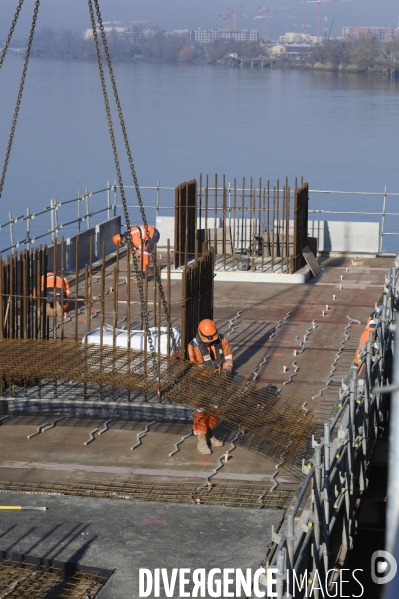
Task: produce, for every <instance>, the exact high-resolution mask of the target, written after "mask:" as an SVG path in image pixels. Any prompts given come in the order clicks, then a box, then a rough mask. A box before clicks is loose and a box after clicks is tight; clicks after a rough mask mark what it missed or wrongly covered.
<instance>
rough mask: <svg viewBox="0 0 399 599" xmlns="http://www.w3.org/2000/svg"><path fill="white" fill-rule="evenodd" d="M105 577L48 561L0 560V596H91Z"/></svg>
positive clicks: (17, 598) (27, 598) (74, 598)
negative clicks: (73, 569) (69, 568)
mask: <svg viewBox="0 0 399 599" xmlns="http://www.w3.org/2000/svg"><path fill="white" fill-rule="evenodd" d="M35 561H36V560H35ZM107 579H108V577H107V576H102V575H100V574H91V573H88V572H85V571H68V570H66V569H64V568H62V567H57V566H54V565H53V564H51V562H50V563H33V561H29V560H28V559H24V560H21V561H18V560H16V559H14V558H3V559H1V560H0V597H7V599H66V598H67V597H68V599H86V598H87V597H95V596H96V595H97V593H98V592H99V590H100V589H101V587H102V586H103V585H104V584H105V582H106V581H107Z"/></svg>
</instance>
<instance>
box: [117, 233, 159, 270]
mask: <svg viewBox="0 0 399 599" xmlns="http://www.w3.org/2000/svg"><path fill="white" fill-rule="evenodd" d="M147 229H148V233H147V231H146V227H145V226H144V225H136V226H134V227H131V229H130V238H131V240H132V245H133V247H134V249H135V250H136V256H137V258H139V260H140V270H142V271H143V272H145V271H146V270H148V267H149V265H150V260H151V251H152V249H153V247H154V245H155V244H156V243H158V241H159V237H160V235H159V231H158V229H156V228H155V227H153V226H152V225H147ZM128 239H129V231H126V232H125V233H123V235H119V234H117V235H114V237H113V238H112V241H113V242H114V244H115V245H116V246H118V247H122V246H124V245H126V244H127V243H128Z"/></svg>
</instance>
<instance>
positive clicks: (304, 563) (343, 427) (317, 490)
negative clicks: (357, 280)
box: [266, 256, 399, 599]
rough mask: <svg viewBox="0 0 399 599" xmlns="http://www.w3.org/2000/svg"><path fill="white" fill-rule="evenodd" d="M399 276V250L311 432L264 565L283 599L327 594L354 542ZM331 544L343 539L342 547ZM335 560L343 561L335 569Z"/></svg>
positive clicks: (381, 406) (381, 400) (378, 421)
mask: <svg viewBox="0 0 399 599" xmlns="http://www.w3.org/2000/svg"><path fill="white" fill-rule="evenodd" d="M398 277H399V256H397V258H396V260H395V264H394V266H393V267H392V268H391V270H390V273H389V275H387V277H386V280H385V287H384V294H383V302H382V304H381V305H379V306H376V309H375V316H374V318H375V320H376V323H377V324H376V328H375V330H374V333H373V331H371V333H370V338H369V340H368V342H367V344H366V347H365V349H364V350H363V352H362V354H361V363H360V364H359V365H358V366H352V368H351V371H350V375H349V377H348V379H347V380H346V383H343V384H342V388H341V390H340V393H339V402H338V407H339V410H338V412H337V414H336V416H335V417H334V418H333V419H332V420H331V421H329V422H325V423H324V434H323V436H322V437H321V438H320V439H315V438H314V437H313V439H312V446H313V455H312V457H311V459H307V460H304V461H303V465H302V470H303V472H304V474H306V480H305V482H304V484H303V485H302V487H301V489H300V492H299V494H298V495H297V497H296V500H295V505H294V507H293V508H292V509H290V510H289V511H288V512H287V514H286V518H285V522H284V523H283V525H282V527H281V530H280V531H279V533H278V534H277V533H275V532H274V533H273V541H274V546H273V548H272V550H271V552H270V553H269V555H268V557H267V560H266V566H267V567H268V566H274V567H277V569H278V572H277V597H278V598H279V599H283V597H284V598H289V599H290V598H292V597H293V596H295V597H300V598H302V597H310V596H312V597H314V598H315V599H318V598H319V597H325V596H328V595H326V592H327V591H328V590H330V591H331V588H332V587H331V585H332V584H333V583H334V582H335V578H334V577H336V576H337V575H338V574H339V567H342V566H343V565H344V564H345V559H346V556H347V553H348V551H350V549H351V548H352V545H353V538H354V535H355V532H356V520H355V518H356V513H355V511H356V510H355V507H356V506H355V503H356V501H357V499H358V498H359V497H360V494H361V493H362V492H363V491H365V490H366V489H367V485H368V475H369V467H370V463H371V458H372V454H373V449H374V447H375V445H376V442H377V440H378V437H379V436H380V435H381V432H382V431H383V430H384V428H386V427H387V426H388V421H387V411H386V408H387V393H386V392H385V390H384V384H385V382H386V381H387V380H389V381H390V380H391V370H392V357H393V348H394V340H395V337H396V326H397V325H395V315H396V310H397V305H398V299H399V285H398ZM394 501H395V499H394ZM388 509H389V508H388ZM395 530H396V529H395ZM334 547H339V550H338V552H337V551H334V549H333V548H334ZM335 566H337V567H338V569H335V570H334V567H335ZM331 569H333V570H332V571H331ZM329 570H330V573H329V574H328V576H327V579H326V575H327V573H328V571H329ZM293 571H295V574H296V578H297V579H298V581H300V582H301V585H302V589H298V588H296V589H295V595H293V589H292V576H291V579H290V580H291V585H288V584H287V580H289V572H291V573H292V572H293ZM304 576H306V578H304ZM315 578H316V579H317V581H319V580H320V581H321V583H320V584H322V585H323V588H321V589H320V588H317V587H318V586H320V585H319V584H318V582H317V583H316V584H314V581H315ZM324 581H325V582H324ZM330 596H332V595H330Z"/></svg>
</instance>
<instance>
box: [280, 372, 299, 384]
mask: <svg viewBox="0 0 399 599" xmlns="http://www.w3.org/2000/svg"><path fill="white" fill-rule="evenodd" d="M297 374H298V373H297V372H293V373H292V374H290V375H289V377H288V379H287V380H286V381H284V383H283V385H288V383H292V377H293V376H296V375H297Z"/></svg>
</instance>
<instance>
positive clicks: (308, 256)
mask: <svg viewBox="0 0 399 599" xmlns="http://www.w3.org/2000/svg"><path fill="white" fill-rule="evenodd" d="M302 256H303V257H304V258H305V260H306V262H307V264H308V265H309V267H310V270H311V271H312V275H313V276H314V277H317V276H318V275H319V274H320V273H321V266H320V264H319V263H318V261H317V258H316V256H315V255H314V253H313V252H311V251H310V249H309V246H308V245H305V247H304V248H303V250H302Z"/></svg>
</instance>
